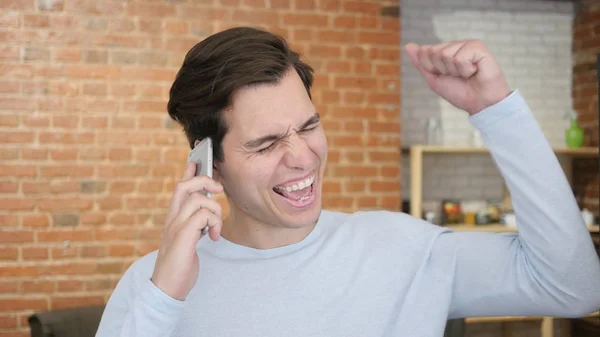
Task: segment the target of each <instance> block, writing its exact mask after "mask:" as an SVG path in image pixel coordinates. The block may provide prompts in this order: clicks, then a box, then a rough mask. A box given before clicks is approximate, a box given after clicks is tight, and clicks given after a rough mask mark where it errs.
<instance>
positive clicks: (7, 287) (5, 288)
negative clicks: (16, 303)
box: [0, 281, 19, 294]
mask: <svg viewBox="0 0 600 337" xmlns="http://www.w3.org/2000/svg"><path fill="white" fill-rule="evenodd" d="M18 286H19V283H18V282H16V281H0V294H11V293H12V294H14V293H16V292H17V291H18Z"/></svg>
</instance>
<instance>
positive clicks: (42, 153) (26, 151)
mask: <svg viewBox="0 0 600 337" xmlns="http://www.w3.org/2000/svg"><path fill="white" fill-rule="evenodd" d="M21 157H22V158H23V159H25V160H45V159H46V158H48V150H46V149H37V148H22V149H21Z"/></svg>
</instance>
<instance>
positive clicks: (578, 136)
mask: <svg viewBox="0 0 600 337" xmlns="http://www.w3.org/2000/svg"><path fill="white" fill-rule="evenodd" d="M565 141H566V143H567V147H568V148H570V149H576V148H580V147H582V146H583V129H582V128H580V127H579V125H578V124H577V119H571V127H570V128H568V129H567V130H566V132H565Z"/></svg>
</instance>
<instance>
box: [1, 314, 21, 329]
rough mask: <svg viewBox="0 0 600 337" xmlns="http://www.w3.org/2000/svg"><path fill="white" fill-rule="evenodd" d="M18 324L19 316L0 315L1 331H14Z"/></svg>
mask: <svg viewBox="0 0 600 337" xmlns="http://www.w3.org/2000/svg"><path fill="white" fill-rule="evenodd" d="M17 322H18V321H17V315H15V314H1V315H0V329H14V328H16V327H17V326H18V324H17Z"/></svg>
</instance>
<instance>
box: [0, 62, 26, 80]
mask: <svg viewBox="0 0 600 337" xmlns="http://www.w3.org/2000/svg"><path fill="white" fill-rule="evenodd" d="M0 77H7V78H13V77H14V78H32V77H33V66H32V65H29V64H5V65H3V66H2V68H0Z"/></svg>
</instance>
